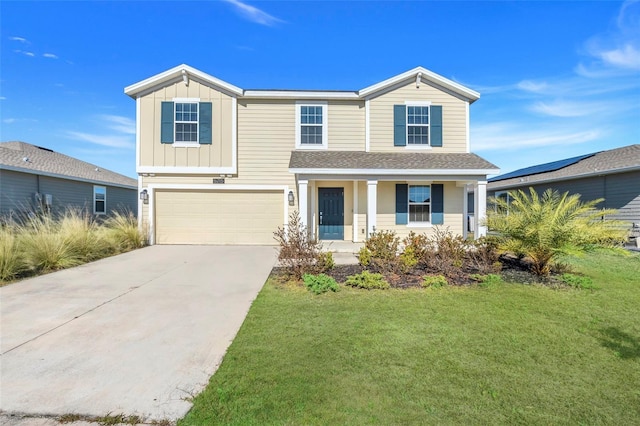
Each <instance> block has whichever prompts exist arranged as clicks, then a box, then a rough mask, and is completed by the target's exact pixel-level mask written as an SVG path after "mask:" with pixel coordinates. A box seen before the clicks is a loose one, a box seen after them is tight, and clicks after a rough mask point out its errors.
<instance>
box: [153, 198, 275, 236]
mask: <svg viewBox="0 0 640 426" xmlns="http://www.w3.org/2000/svg"><path fill="white" fill-rule="evenodd" d="M154 192H155V202H154V205H155V206H154V207H155V208H154V210H155V231H154V232H155V243H156V244H263V245H268V244H275V240H274V239H273V232H274V231H275V230H276V229H277V228H278V227H279V226H282V225H283V224H284V222H285V213H286V212H285V198H284V197H285V195H284V191H283V190H236V189H233V190H210V189H184V190H182V189H156V190H155V191H154Z"/></svg>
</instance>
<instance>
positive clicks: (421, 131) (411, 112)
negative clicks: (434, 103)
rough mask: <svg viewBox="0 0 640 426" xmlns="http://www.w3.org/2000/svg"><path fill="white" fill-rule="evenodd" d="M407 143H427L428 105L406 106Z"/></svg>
mask: <svg viewBox="0 0 640 426" xmlns="http://www.w3.org/2000/svg"><path fill="white" fill-rule="evenodd" d="M407 145H429V107H428V106H411V105H408V106H407Z"/></svg>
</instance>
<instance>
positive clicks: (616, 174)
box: [487, 144, 640, 229]
mask: <svg viewBox="0 0 640 426" xmlns="http://www.w3.org/2000/svg"><path fill="white" fill-rule="evenodd" d="M529 187H533V188H535V190H536V192H538V193H540V194H541V193H542V192H544V191H545V190H546V189H547V188H551V189H554V190H557V191H559V192H561V193H564V192H569V193H570V194H580V195H581V197H580V199H581V200H582V201H590V200H595V199H598V198H604V201H603V202H602V203H600V204H599V205H598V207H599V208H607V209H617V210H618V214H617V215H613V216H610V218H612V219H618V220H622V221H624V222H626V223H627V224H628V225H629V226H630V227H634V224H635V228H636V229H637V228H639V227H640V145H638V144H636V145H629V146H625V147H622V148H617V149H611V150H608V151H600V152H594V153H592V154H587V155H581V156H579V157H573V158H567V159H565V160H559V161H554V162H552V163H546V164H540V165H537V166H532V167H527V168H524V169H520V170H516V171H514V172H511V173H506V174H504V175H501V176H496V177H493V178H491V179H489V185H488V186H487V192H488V195H490V196H496V197H505V198H506V199H507V200H508V199H509V195H508V192H509V191H515V190H518V189H522V190H525V191H527V189H528V188H529Z"/></svg>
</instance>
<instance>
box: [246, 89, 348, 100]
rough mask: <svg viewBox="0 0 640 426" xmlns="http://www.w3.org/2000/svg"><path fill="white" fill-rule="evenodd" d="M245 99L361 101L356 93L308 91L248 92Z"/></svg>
mask: <svg viewBox="0 0 640 426" xmlns="http://www.w3.org/2000/svg"><path fill="white" fill-rule="evenodd" d="M242 97H243V98H269V99H301V100H302V99H360V96H358V94H357V93H356V92H331V91H327V92H322V91H311V90H310V91H306V90H246V91H245V92H244V95H243V96H242Z"/></svg>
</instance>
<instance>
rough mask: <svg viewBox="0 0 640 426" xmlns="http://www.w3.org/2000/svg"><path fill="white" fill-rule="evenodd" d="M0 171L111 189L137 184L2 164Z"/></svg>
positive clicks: (133, 186)
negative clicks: (109, 187)
mask: <svg viewBox="0 0 640 426" xmlns="http://www.w3.org/2000/svg"><path fill="white" fill-rule="evenodd" d="M0 170H9V171H12V172H20V173H28V174H30V175H38V176H47V177H52V178H57V179H65V180H72V181H75V182H86V183H91V184H94V185H103V186H113V187H117V188H125V189H136V188H137V187H138V184H137V183H136V184H135V185H124V184H121V183H113V182H107V181H104V180H99V179H87V178H81V177H76V176H68V175H61V174H58V173H50V172H43V171H40V170H33V169H24V168H22V167H15V166H8V165H4V164H0Z"/></svg>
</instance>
